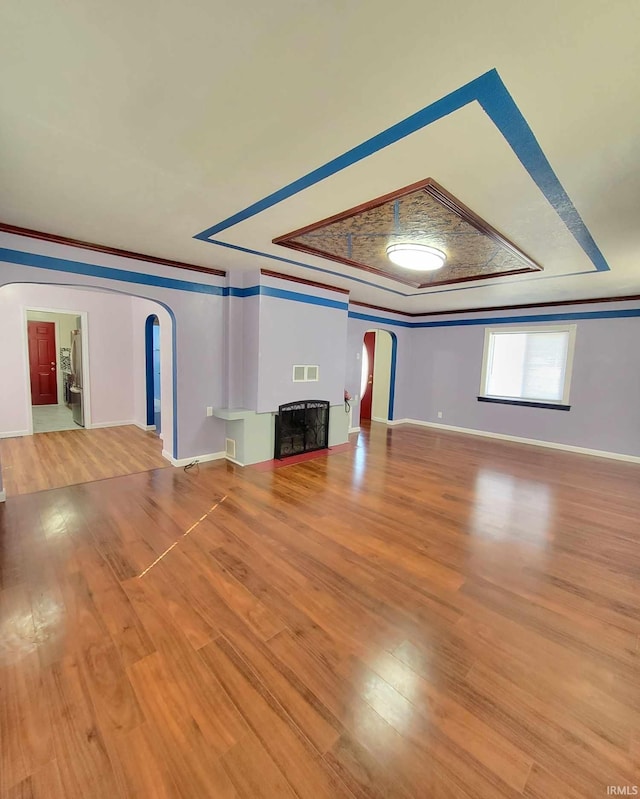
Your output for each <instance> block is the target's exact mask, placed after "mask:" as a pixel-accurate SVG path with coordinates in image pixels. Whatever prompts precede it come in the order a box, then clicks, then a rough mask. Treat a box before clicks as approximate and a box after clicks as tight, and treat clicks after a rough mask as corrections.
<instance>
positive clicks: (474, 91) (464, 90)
mask: <svg viewBox="0 0 640 799" xmlns="http://www.w3.org/2000/svg"><path fill="white" fill-rule="evenodd" d="M494 71H495V70H494ZM490 74H491V73H487V75H490ZM487 75H481V76H480V77H479V78H476V79H475V80H472V81H471V82H470V83H467V84H466V85H465V86H462V87H460V88H459V89H456V90H455V91H454V92H451V94H448V95H446V96H445V97H442V98H441V99H440V100H436V102H435V103H431V105H428V106H427V107H426V108H423V109H422V110H421V111H417V112H416V113H415V114H412V115H411V116H410V117H407V118H406V119H403V120H402V121H401V122H397V123H396V124H395V125H392V126H391V127H390V128H387V129H386V130H383V131H382V133H378V134H377V135H376V136H373V137H372V138H370V139H367V141H364V142H362V144H358V145H357V146H356V147H353V148H352V149H351V150H347V152H346V153H343V154H342V155H339V156H338V157H337V158H332V159H331V161H328V162H327V163H326V164H323V165H322V166H320V167H318V168H317V169H314V170H313V171H312V172H309V173H308V174H306V175H303V177H301V178H298V179H297V180H294V181H293V183H289V184H288V185H287V186H284V187H283V188H282V189H278V191H274V192H273V194H269V195H268V196H267V197H264V198H263V199H262V200H258V202H256V203H253V205H250V206H249V207H248V208H245V209H243V210H242V211H238V213H236V214H233V216H230V217H228V218H227V219H223V220H222V222H218V223H217V224H216V225H213V226H212V227H210V228H207V229H206V230H203V231H202V233H198V234H197V235H196V236H194V238H196V239H202V240H203V241H208V240H209V239H210V237H211V236H214V235H215V234H216V233H220V232H221V231H222V230H226V229H227V228H230V227H233V225H237V224H238V223H239V222H244V220H245V219H249V218H250V217H252V216H255V215H256V214H259V213H261V212H262V211H266V210H267V208H271V206H273V205H277V204H278V203H281V202H282V201H283V200H287V199H289V197H292V196H293V195H294V194H297V193H298V192H300V191H304V189H308V188H309V187H310V186H313V185H315V184H316V183H319V182H320V181H321V180H325V179H326V178H328V177H331V176H332V175H335V174H336V172H341V171H342V170H343V169H346V168H347V167H348V166H353V164H357V163H358V161H362V160H363V159H364V158H368V157H369V156H370V155H373V154H374V153H377V152H378V151H380V150H383V149H384V148H385V147H388V146H389V145H390V144H395V143H396V142H397V141H400V139H404V138H405V136H409V135H410V134H411V133H415V132H416V131H417V130H420V129H421V128H424V127H425V126H426V125H430V124H431V123H432V122H435V121H436V120H438V119H442V117H445V116H447V115H448V114H450V113H451V112H452V111H457V110H458V109H459V108H462V106H464V105H467V103H470V102H472V101H473V100H475V99H477V95H478V93H479V86H480V84H481V83H482V81H484V80H485V79H486V77H487Z"/></svg>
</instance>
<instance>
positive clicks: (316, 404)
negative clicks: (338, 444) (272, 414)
mask: <svg viewBox="0 0 640 799" xmlns="http://www.w3.org/2000/svg"><path fill="white" fill-rule="evenodd" d="M328 446H329V403H328V402H325V401H324V400H305V401H303V402H290V403H289V404H288V405H281V406H280V407H279V408H278V413H277V415H276V446H275V455H274V457H275V458H278V460H282V458H287V457H289V456H290V455H301V454H302V453H303V452H313V451H314V450H317V449H327V447H328Z"/></svg>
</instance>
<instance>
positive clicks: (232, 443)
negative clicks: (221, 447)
mask: <svg viewBox="0 0 640 799" xmlns="http://www.w3.org/2000/svg"><path fill="white" fill-rule="evenodd" d="M226 444H227V447H226V453H227V457H229V458H235V457H236V440H235V438H227V439H226Z"/></svg>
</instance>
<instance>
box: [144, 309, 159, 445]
mask: <svg viewBox="0 0 640 799" xmlns="http://www.w3.org/2000/svg"><path fill="white" fill-rule="evenodd" d="M145 367H146V392H147V426H148V427H155V431H156V434H157V435H158V436H160V438H162V412H161V407H162V403H161V388H160V385H161V380H160V369H161V367H160V320H159V319H158V317H157V316H156V315H155V314H150V315H149V316H148V317H147V320H146V322H145Z"/></svg>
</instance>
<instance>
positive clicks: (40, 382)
mask: <svg viewBox="0 0 640 799" xmlns="http://www.w3.org/2000/svg"><path fill="white" fill-rule="evenodd" d="M81 328H82V320H81V318H80V317H79V316H77V315H75V314H70V313H63V312H58V311H54V310H41V309H35V308H32V309H26V329H27V354H28V364H29V391H30V399H31V424H32V431H33V432H34V433H49V432H54V431H58V430H74V429H77V428H78V427H84V404H85V401H84V390H83V384H82V375H83V371H84V370H83V364H82V359H83V355H82V333H81Z"/></svg>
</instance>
